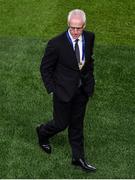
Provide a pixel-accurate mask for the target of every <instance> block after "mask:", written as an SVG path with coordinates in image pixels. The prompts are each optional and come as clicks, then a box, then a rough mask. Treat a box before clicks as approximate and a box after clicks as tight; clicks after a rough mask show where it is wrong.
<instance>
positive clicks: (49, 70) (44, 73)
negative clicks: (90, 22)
mask: <svg viewBox="0 0 135 180" xmlns="http://www.w3.org/2000/svg"><path fill="white" fill-rule="evenodd" d="M57 54H58V53H57V50H56V45H55V44H54V42H53V41H52V40H50V41H49V42H48V44H47V47H46V49H45V53H44V56H43V58H42V61H41V65H40V72H41V77H42V80H43V82H44V85H45V88H46V90H47V92H48V93H51V92H54V91H55V85H54V79H53V75H54V71H55V68H56V63H57V59H58V55H57Z"/></svg>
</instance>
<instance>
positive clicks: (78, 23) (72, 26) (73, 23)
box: [69, 16, 85, 39]
mask: <svg viewBox="0 0 135 180" xmlns="http://www.w3.org/2000/svg"><path fill="white" fill-rule="evenodd" d="M84 27H85V25H84V22H83V20H82V18H81V17H80V16H73V17H71V19H70V22H69V31H70V33H71V35H72V37H73V38H74V39H77V38H78V37H79V36H80V35H81V34H82V32H83V29H84Z"/></svg>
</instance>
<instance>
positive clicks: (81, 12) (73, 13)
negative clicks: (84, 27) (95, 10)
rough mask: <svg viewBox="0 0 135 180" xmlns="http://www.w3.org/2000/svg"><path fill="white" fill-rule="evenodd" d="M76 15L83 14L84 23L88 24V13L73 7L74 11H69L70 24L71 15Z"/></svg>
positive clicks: (68, 20) (68, 19)
mask: <svg viewBox="0 0 135 180" xmlns="http://www.w3.org/2000/svg"><path fill="white" fill-rule="evenodd" d="M74 15H79V16H81V17H82V20H83V22H84V24H86V14H85V12H84V11H83V10H81V9H73V10H72V11H70V12H69V13H68V18H67V22H68V24H69V22H70V19H71V17H72V16H74Z"/></svg>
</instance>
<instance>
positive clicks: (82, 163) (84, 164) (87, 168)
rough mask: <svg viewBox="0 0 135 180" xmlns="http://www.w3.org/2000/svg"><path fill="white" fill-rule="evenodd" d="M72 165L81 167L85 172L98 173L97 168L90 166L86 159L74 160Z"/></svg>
mask: <svg viewBox="0 0 135 180" xmlns="http://www.w3.org/2000/svg"><path fill="white" fill-rule="evenodd" d="M72 164H73V165H74V166H79V167H81V168H82V169H83V170H85V171H90V172H94V171H96V168H95V167H94V166H92V165H90V164H88V163H87V162H86V161H85V160H84V159H81V158H80V159H77V160H76V159H73V160H72Z"/></svg>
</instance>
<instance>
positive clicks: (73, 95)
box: [40, 31, 95, 158]
mask: <svg viewBox="0 0 135 180" xmlns="http://www.w3.org/2000/svg"><path fill="white" fill-rule="evenodd" d="M83 34H84V40H85V64H84V66H83V68H82V69H81V70H80V69H79V67H78V63H77V59H76V56H75V52H74V50H73V47H72V45H71V44H70V42H69V40H68V38H67V36H66V32H64V33H62V34H61V35H59V36H57V37H55V38H53V39H52V40H50V41H49V42H48V44H47V47H46V50H45V54H44V56H43V58H42V62H41V66H40V70H41V75H42V79H43V82H44V85H45V87H46V89H47V92H48V93H50V92H53V93H54V95H53V108H54V112H53V116H54V117H53V120H52V121H50V122H48V123H47V124H45V125H44V126H42V128H41V134H42V136H43V137H45V138H50V137H52V136H53V135H54V134H56V133H58V132H60V131H62V130H64V129H65V128H66V127H67V126H68V130H69V133H68V135H69V142H70V144H71V147H72V154H73V157H76V158H78V157H84V149H83V119H84V115H85V109H86V104H87V101H88V97H89V96H92V94H93V91H94V84H95V81H94V75H93V58H92V54H93V46H94V34H93V33H91V32H86V31H83ZM80 79H81V87H79V82H80Z"/></svg>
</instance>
